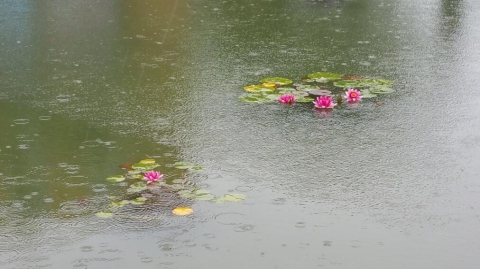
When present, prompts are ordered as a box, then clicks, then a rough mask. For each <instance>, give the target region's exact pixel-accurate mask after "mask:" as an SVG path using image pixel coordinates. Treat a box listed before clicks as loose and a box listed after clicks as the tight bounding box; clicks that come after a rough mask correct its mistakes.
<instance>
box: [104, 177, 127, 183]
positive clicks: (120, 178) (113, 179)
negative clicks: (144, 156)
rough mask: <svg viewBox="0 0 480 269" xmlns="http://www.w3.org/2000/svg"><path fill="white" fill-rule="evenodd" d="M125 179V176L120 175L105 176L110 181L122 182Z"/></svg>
mask: <svg viewBox="0 0 480 269" xmlns="http://www.w3.org/2000/svg"><path fill="white" fill-rule="evenodd" d="M124 180H125V177H124V176H122V175H118V176H111V177H107V181H110V182H122V181H124Z"/></svg>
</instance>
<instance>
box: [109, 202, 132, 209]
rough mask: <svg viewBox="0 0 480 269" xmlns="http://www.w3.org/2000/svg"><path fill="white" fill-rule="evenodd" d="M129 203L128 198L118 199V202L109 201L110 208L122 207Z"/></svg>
mask: <svg viewBox="0 0 480 269" xmlns="http://www.w3.org/2000/svg"><path fill="white" fill-rule="evenodd" d="M129 203H130V201H128V200H122V201H118V202H111V203H110V207H112V208H116V207H122V206H124V205H128V204H129Z"/></svg>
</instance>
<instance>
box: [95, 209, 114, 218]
mask: <svg viewBox="0 0 480 269" xmlns="http://www.w3.org/2000/svg"><path fill="white" fill-rule="evenodd" d="M95 216H97V217H99V218H102V219H106V218H111V217H113V213H112V212H108V211H106V212H98V213H96V214H95Z"/></svg>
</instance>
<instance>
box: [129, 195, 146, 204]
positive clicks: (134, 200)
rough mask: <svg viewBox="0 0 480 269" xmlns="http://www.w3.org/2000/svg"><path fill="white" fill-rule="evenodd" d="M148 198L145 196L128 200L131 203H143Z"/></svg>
mask: <svg viewBox="0 0 480 269" xmlns="http://www.w3.org/2000/svg"><path fill="white" fill-rule="evenodd" d="M147 200H148V199H147V198H145V197H138V198H135V199H133V200H131V201H130V203H131V204H132V205H143V204H145V202H146V201H147Z"/></svg>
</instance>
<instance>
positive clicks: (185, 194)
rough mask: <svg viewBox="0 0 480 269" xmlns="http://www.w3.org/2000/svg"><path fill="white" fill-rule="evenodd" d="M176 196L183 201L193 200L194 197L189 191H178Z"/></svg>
mask: <svg viewBox="0 0 480 269" xmlns="http://www.w3.org/2000/svg"><path fill="white" fill-rule="evenodd" d="M177 194H178V195H179V196H180V197H182V198H184V199H189V198H194V197H195V196H196V195H195V194H194V193H192V191H191V190H181V191H178V192H177Z"/></svg>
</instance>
